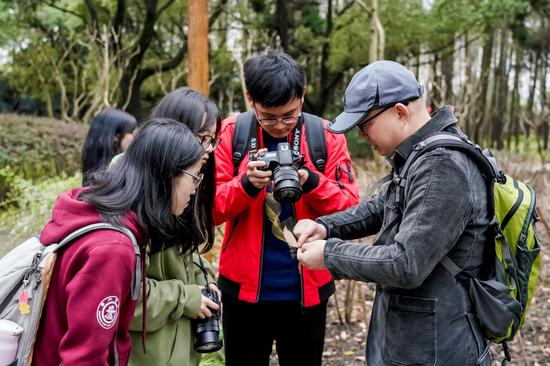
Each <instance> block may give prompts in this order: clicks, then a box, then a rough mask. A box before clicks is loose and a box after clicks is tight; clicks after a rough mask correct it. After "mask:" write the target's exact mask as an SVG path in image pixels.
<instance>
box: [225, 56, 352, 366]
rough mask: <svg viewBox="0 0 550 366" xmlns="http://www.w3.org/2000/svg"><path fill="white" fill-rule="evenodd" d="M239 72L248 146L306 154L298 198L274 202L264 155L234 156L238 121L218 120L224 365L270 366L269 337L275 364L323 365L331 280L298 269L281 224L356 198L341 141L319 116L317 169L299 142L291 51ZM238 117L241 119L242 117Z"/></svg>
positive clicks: (259, 59)
mask: <svg viewBox="0 0 550 366" xmlns="http://www.w3.org/2000/svg"><path fill="white" fill-rule="evenodd" d="M244 77H245V84H246V89H247V90H246V97H247V99H248V102H249V103H250V106H251V107H252V113H251V114H249V115H250V118H247V119H246V123H249V124H250V130H251V133H250V134H251V135H253V136H254V138H251V139H250V141H251V142H249V141H247V142H246V143H247V144H249V145H250V148H251V149H254V148H261V149H266V150H267V151H277V147H278V146H279V144H281V143H290V146H291V147H292V149H293V150H297V151H299V152H300V153H301V154H303V155H304V161H305V164H304V166H303V167H302V168H301V169H299V170H298V180H299V183H298V184H299V185H300V186H301V189H302V195H301V198H300V199H298V200H297V201H296V202H278V201H277V200H276V199H275V197H277V195H275V196H274V194H273V188H272V186H273V185H272V183H271V182H272V179H273V176H272V171H270V170H264V168H265V167H266V163H265V162H264V161H261V160H260V161H258V160H256V161H250V160H249V158H248V153H247V154H246V155H245V156H244V159H241V160H238V159H234V154H233V139H234V134H235V124H236V121H237V117H236V116H233V117H229V118H227V119H226V120H225V121H223V123H222V127H221V130H220V134H219V137H221V139H222V142H221V145H220V146H219V148H218V149H217V150H216V153H215V157H216V164H217V175H216V179H217V191H216V199H215V209H214V220H215V223H216V224H218V225H219V224H221V223H224V222H225V223H226V226H225V238H224V241H223V244H222V250H221V254H220V269H219V271H220V276H219V288H220V289H221V291H222V302H223V309H224V310H223V327H224V338H225V353H226V364H227V365H228V366H237V365H238V366H246V365H254V366H262V365H268V364H269V357H270V354H271V350H272V346H273V341H275V343H276V348H277V354H278V358H279V362H280V364H281V365H298V364H299V365H302V366H306V365H321V358H322V352H323V344H324V334H325V318H326V306H327V301H328V298H329V297H330V295H332V294H333V293H334V283H333V281H332V278H331V276H330V274H329V273H328V272H327V271H326V270H309V269H307V268H305V267H303V268H301V267H300V266H299V265H298V261H297V259H296V255H295V254H294V253H295V252H293V251H292V250H291V248H290V247H289V245H288V243H287V242H286V241H285V238H284V236H283V229H284V228H285V227H286V228H288V229H289V230H290V231H292V228H293V226H294V223H295V222H296V221H297V220H300V219H305V218H310V219H313V218H316V217H318V216H321V215H326V214H329V213H333V212H335V211H340V210H343V209H346V208H349V207H351V206H354V205H356V204H357V203H358V187H357V184H356V182H355V179H354V176H353V169H352V167H351V159H350V156H349V152H348V149H347V146H346V140H345V137H344V135H335V134H332V133H331V132H329V131H328V130H327V129H326V126H327V124H328V122H327V121H323V126H324V127H322V128H323V130H322V131H321V133H324V137H325V144H326V152H327V153H326V162H325V165H324V171H323V172H322V173H321V172H320V171H319V170H318V169H317V168H316V166H315V164H313V163H312V158H311V156H310V152H309V149H308V143H307V141H306V135H307V129H308V126H311V124H310V123H309V122H308V120H309V121H311V119H310V118H311V116H308V117H307V118H304V114H303V113H302V105H303V102H304V97H305V93H306V77H305V74H304V71H303V70H302V68H301V66H300V65H298V64H297V63H296V61H294V60H293V59H292V58H291V57H290V56H288V55H286V54H284V53H270V54H267V55H262V56H256V57H252V58H250V59H249V60H247V61H246V62H245V64H244ZM247 116H248V115H247ZM239 123H245V122H244V118H243V119H242V120H241V121H239ZM263 151H265V150H263ZM235 161H238V162H239V166H238V168H237V169H235V167H234V163H235ZM275 192H277V190H275Z"/></svg>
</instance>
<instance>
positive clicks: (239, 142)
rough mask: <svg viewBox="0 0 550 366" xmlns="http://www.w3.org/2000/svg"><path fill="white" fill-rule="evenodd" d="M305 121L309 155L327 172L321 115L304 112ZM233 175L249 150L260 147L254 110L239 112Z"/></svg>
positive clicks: (234, 144)
mask: <svg viewBox="0 0 550 366" xmlns="http://www.w3.org/2000/svg"><path fill="white" fill-rule="evenodd" d="M302 116H303V122H304V123H307V128H306V142H307V146H308V152H309V156H310V158H311V160H312V162H313V165H315V167H316V168H317V170H318V171H319V172H321V173H324V172H325V165H326V162H327V145H326V141H325V127H324V126H323V120H322V119H321V118H320V117H317V116H314V115H313V114H309V113H302ZM232 146H233V175H237V172H238V170H239V165H240V164H241V162H242V161H243V159H244V157H245V156H246V153H247V152H248V151H249V150H253V151H254V150H257V149H258V134H257V130H256V117H255V116H254V114H253V113H252V112H245V113H241V114H239V116H238V117H237V121H236V122H235V133H234V134H233V144H232Z"/></svg>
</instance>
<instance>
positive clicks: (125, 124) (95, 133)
mask: <svg viewBox="0 0 550 366" xmlns="http://www.w3.org/2000/svg"><path fill="white" fill-rule="evenodd" d="M136 125H137V121H136V119H135V118H134V117H133V116H132V115H131V114H128V113H126V112H124V111H121V110H120V109H112V108H107V109H104V110H102V111H101V112H99V113H98V115H97V116H95V117H94V118H93V119H92V122H91V123H90V129H89V130H88V135H87V136H86V140H85V141H84V146H83V147H82V185H83V186H88V185H91V184H92V183H93V175H94V173H95V172H96V171H99V170H102V169H104V168H106V167H108V166H109V163H110V162H111V159H112V158H113V156H115V155H116V154H118V153H120V152H122V151H121V148H120V142H121V141H122V138H123V137H124V136H125V135H126V134H127V133H132V132H133V131H134V129H135V128H136Z"/></svg>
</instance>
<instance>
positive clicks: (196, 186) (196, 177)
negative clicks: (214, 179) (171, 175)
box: [181, 170, 204, 189]
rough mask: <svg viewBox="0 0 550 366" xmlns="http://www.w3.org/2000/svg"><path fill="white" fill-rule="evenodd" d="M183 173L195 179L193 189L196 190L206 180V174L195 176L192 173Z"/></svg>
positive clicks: (185, 171)
mask: <svg viewBox="0 0 550 366" xmlns="http://www.w3.org/2000/svg"><path fill="white" fill-rule="evenodd" d="M181 172H182V173H183V174H187V175H188V176H190V177H191V178H193V188H195V189H197V188H199V186H200V185H201V182H202V178H204V174H202V173H200V174H199V175H195V174H193V173H191V172H188V171H187V170H182V171H181Z"/></svg>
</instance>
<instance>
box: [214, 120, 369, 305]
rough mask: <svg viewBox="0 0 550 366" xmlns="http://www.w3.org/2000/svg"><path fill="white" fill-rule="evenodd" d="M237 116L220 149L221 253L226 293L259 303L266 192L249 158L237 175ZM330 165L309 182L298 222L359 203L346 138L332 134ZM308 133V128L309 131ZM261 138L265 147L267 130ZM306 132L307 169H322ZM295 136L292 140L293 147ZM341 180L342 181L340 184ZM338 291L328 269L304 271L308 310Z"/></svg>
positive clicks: (217, 211) (227, 123)
mask: <svg viewBox="0 0 550 366" xmlns="http://www.w3.org/2000/svg"><path fill="white" fill-rule="evenodd" d="M236 119H237V117H236V116H233V117H229V118H227V119H225V120H224V121H223V122H222V127H221V130H220V133H219V137H221V139H222V142H221V144H220V146H219V147H218V148H217V149H216V152H215V157H216V169H217V174H216V185H217V187H216V198H215V205H214V221H215V224H216V225H219V224H221V223H223V222H226V226H225V237H224V240H223V244H222V250H221V253H220V268H219V272H220V278H219V285H220V288H221V290H222V291H223V292H225V293H229V294H233V295H234V296H236V297H238V298H239V299H240V300H243V301H247V302H257V301H258V298H259V293H260V286H261V284H260V278H261V268H262V255H263V223H264V198H265V189H263V190H261V191H259V192H258V190H257V189H256V188H255V187H254V186H252V184H251V183H250V182H249V181H248V179H247V176H246V165H247V162H248V155H247V156H245V158H244V159H243V160H242V162H241V164H240V166H239V170H238V174H237V176H233V170H234V169H233V160H232V141H233V132H234V129H235V121H236ZM324 122H325V137H326V146H327V163H326V166H325V172H324V175H323V174H321V173H318V174H315V176H317V177H318V178H316V179H310V180H308V183H306V184H307V185H308V186H309V187H308V189H306V187H305V185H304V194H303V195H302V198H301V199H300V200H298V201H297V202H296V203H295V205H294V206H295V207H294V208H295V210H294V212H295V213H296V220H300V219H315V218H317V217H319V216H321V215H327V214H330V213H333V212H335V211H341V210H344V209H347V208H349V207H351V206H354V205H356V204H357V203H358V198H359V189H358V186H357V183H356V181H355V178H354V177H353V170H352V168H351V159H350V156H349V152H348V149H347V145H346V139H345V137H344V135H335V134H333V133H331V132H329V131H328V130H327V129H326V124H327V123H328V122H327V121H324ZM305 128H307V126H305ZM257 129H258V139H259V145H260V147H263V146H264V145H263V141H262V133H261V127H260V126H259V125H258V126H257ZM305 137H306V133H305V129H304V133H302V134H301V144H300V150H301V153H302V154H304V157H305V162H306V164H305V166H306V167H307V168H309V169H310V170H312V171H315V172H317V169H316V168H315V166H314V165H313V163H312V162H311V159H310V158H309V153H308V148H307V143H306V140H305ZM291 141H292V136H291V135H289V142H291ZM336 175H338V176H339V182H338V181H337V180H336ZM333 292H334V283H333V281H332V278H331V276H330V273H329V272H328V270H310V269H307V268H305V267H304V268H303V269H302V300H303V304H304V306H306V307H307V306H313V305H317V304H319V303H320V302H321V301H323V300H325V299H327V298H328V297H329V296H330V295H331V294H332V293H333Z"/></svg>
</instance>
